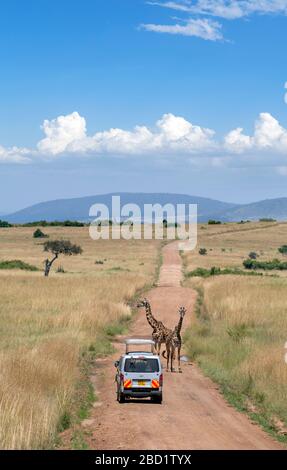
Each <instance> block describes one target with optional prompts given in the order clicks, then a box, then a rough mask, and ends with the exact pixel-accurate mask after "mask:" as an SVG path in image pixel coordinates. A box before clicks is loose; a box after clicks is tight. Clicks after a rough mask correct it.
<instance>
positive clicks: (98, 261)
mask: <svg viewBox="0 0 287 470" xmlns="http://www.w3.org/2000/svg"><path fill="white" fill-rule="evenodd" d="M95 264H104V261H102V260H101V259H97V260H96V261H95Z"/></svg>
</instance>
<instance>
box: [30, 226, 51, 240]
mask: <svg viewBox="0 0 287 470" xmlns="http://www.w3.org/2000/svg"><path fill="white" fill-rule="evenodd" d="M33 238H48V235H46V234H45V233H44V232H42V230H41V229H39V228H37V230H35V232H34V233H33Z"/></svg>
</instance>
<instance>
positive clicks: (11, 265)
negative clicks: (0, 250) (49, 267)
mask: <svg viewBox="0 0 287 470" xmlns="http://www.w3.org/2000/svg"><path fill="white" fill-rule="evenodd" d="M0 269H22V270H24V271H39V270H38V268H37V267H36V266H33V265H31V264H28V263H24V261H21V260H19V259H14V260H11V261H0Z"/></svg>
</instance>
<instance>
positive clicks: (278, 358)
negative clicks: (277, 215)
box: [185, 223, 287, 427]
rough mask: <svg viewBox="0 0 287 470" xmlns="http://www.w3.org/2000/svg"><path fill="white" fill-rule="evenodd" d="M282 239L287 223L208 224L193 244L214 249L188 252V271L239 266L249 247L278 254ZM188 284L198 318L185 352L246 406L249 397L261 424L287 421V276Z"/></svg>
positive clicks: (269, 256) (226, 278)
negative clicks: (203, 252) (204, 252)
mask: <svg viewBox="0 0 287 470" xmlns="http://www.w3.org/2000/svg"><path fill="white" fill-rule="evenodd" d="M240 228H241V230H240ZM233 229H234V231H232V230H233ZM215 230H216V232H217V233H215ZM239 230H240V231H239ZM286 240H287V224H273V225H272V224H268V225H267V224H259V223H258V224H255V223H252V224H246V225H243V226H241V225H236V226H234V224H230V225H225V226H222V227H216V228H215V227H208V228H207V229H206V230H199V246H203V247H206V248H208V249H210V248H211V249H212V251H208V254H207V255H206V256H200V255H198V254H197V253H188V254H187V255H186V256H185V263H186V271H191V270H193V269H195V268H196V267H198V266H199V267H205V268H211V267H212V266H220V267H221V268H225V267H231V266H238V267H242V265H241V263H242V260H243V259H245V258H247V256H248V253H249V252H250V251H256V252H257V253H259V254H260V253H261V254H260V259H272V258H274V257H277V258H281V259H282V258H283V259H284V257H282V256H280V255H279V253H278V252H277V249H278V247H279V246H281V245H283V244H286ZM221 248H224V249H225V250H226V251H224V252H223V251H221ZM230 249H232V251H229V250H230ZM186 285H191V286H193V287H196V288H197V289H198V290H199V292H201V296H200V304H201V305H199V306H198V315H199V317H198V318H195V319H194V320H193V325H192V326H191V328H190V329H189V335H188V337H187V344H188V346H189V349H190V352H191V354H193V356H194V357H196V358H197V360H198V361H199V363H200V364H201V366H202V367H203V369H204V370H205V371H206V372H207V373H208V374H209V375H210V376H211V377H212V378H214V379H215V380H217V381H218V382H219V383H221V384H222V385H223V387H224V388H225V390H228V391H229V392H230V391H231V392H232V394H233V399H234V402H235V403H236V404H237V405H238V404H240V406H243V407H244V406H245V405H244V404H245V401H246V400H248V399H251V400H252V401H253V403H255V405H256V407H257V408H256V409H257V411H258V413H259V414H260V416H261V418H262V417H264V419H265V420H266V421H264V423H265V425H266V426H267V427H268V423H271V422H272V419H273V417H274V415H275V416H278V417H280V418H281V419H282V420H283V421H285V423H287V405H286V397H287V364H286V363H285V361H284V355H285V353H286V351H285V350H284V344H285V342H286V341H287V278H286V273H282V274H281V277H278V278H277V277H270V276H262V277H246V276H238V275H236V276H232V275H227V276H226V275H224V276H214V277H209V278H208V279H200V278H190V279H187V280H186ZM234 396H235V397H236V398H234ZM261 422H262V421H261Z"/></svg>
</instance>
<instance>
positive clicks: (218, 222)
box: [208, 219, 222, 225]
mask: <svg viewBox="0 0 287 470" xmlns="http://www.w3.org/2000/svg"><path fill="white" fill-rule="evenodd" d="M221 224H222V222H221V221H220V220H212V219H210V220H209V221H208V225H221Z"/></svg>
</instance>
